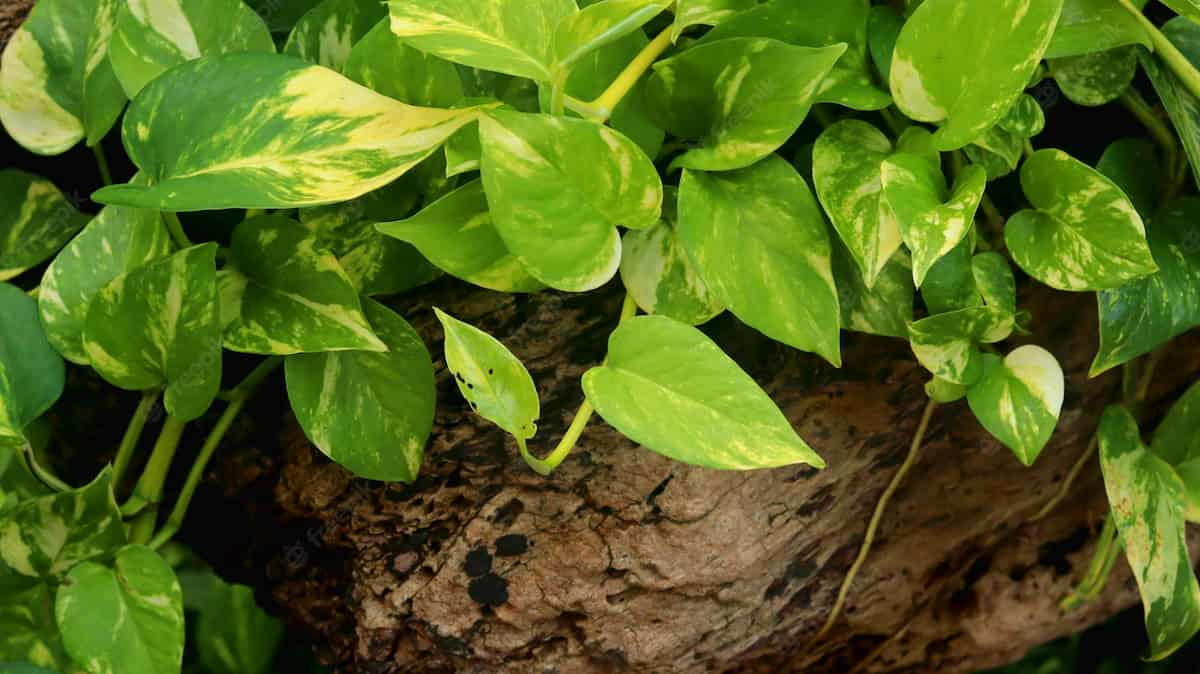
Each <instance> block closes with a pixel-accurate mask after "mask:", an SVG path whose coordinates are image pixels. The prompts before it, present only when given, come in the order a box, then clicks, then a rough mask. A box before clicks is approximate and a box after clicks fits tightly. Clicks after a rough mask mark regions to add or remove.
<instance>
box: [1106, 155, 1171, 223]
mask: <svg viewBox="0 0 1200 674" xmlns="http://www.w3.org/2000/svg"><path fill="white" fill-rule="evenodd" d="M1096 170H1097V171H1099V172H1100V173H1103V174H1104V175H1105V177H1107V178H1108V179H1109V180H1111V181H1113V183H1115V184H1116V186H1117V187H1119V188H1121V191H1122V192H1124V193H1125V194H1126V196H1128V197H1129V200H1130V201H1131V202H1133V205H1134V207H1135V208H1136V209H1137V212H1138V213H1139V214H1141V216H1142V219H1143V220H1145V219H1147V218H1149V216H1150V215H1151V214H1153V213H1154V211H1155V210H1156V209H1157V208H1158V201H1159V198H1160V192H1161V191H1162V189H1163V185H1165V184H1166V181H1167V177H1166V173H1165V171H1164V170H1163V166H1162V162H1161V161H1160V160H1159V157H1158V149H1157V147H1156V146H1155V144H1154V142H1153V141H1151V140H1150V139H1149V138H1122V139H1120V140H1117V141H1113V143H1112V145H1109V146H1108V147H1107V148H1105V150H1104V154H1103V155H1102V156H1101V157H1100V161H1099V162H1097V163H1096Z"/></svg>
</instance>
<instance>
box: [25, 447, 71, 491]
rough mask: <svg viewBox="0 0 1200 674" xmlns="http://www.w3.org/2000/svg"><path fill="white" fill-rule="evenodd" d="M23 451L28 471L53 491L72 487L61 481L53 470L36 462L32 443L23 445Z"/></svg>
mask: <svg viewBox="0 0 1200 674" xmlns="http://www.w3.org/2000/svg"><path fill="white" fill-rule="evenodd" d="M23 453H24V455H25V463H26V464H27V465H28V466H29V472H31V473H33V475H34V477H36V478H37V479H39V480H41V481H42V483H43V484H45V485H46V486H47V487H50V488H51V489H53V490H54V491H70V490H71V489H72V487H71V485H69V484H67V483H66V482H63V481H62V480H61V479H60V478H59V477H58V476H57V475H55V474H54V472H53V471H51V470H50V469H48V468H46V467H44V466H42V464H41V463H39V462H38V459H37V452H35V451H34V449H33V446H32V445H25V451H24V452H23Z"/></svg>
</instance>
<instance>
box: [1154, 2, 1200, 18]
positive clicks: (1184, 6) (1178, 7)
mask: <svg viewBox="0 0 1200 674" xmlns="http://www.w3.org/2000/svg"><path fill="white" fill-rule="evenodd" d="M1162 4H1164V5H1166V6H1167V7H1170V8H1171V9H1173V10H1175V12H1176V13H1177V14H1179V15H1180V17H1181V18H1183V17H1186V18H1188V19H1191V20H1192V21H1200V1H1198V0H1162Z"/></svg>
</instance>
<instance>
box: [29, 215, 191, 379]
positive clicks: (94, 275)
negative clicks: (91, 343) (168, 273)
mask: <svg viewBox="0 0 1200 674" xmlns="http://www.w3.org/2000/svg"><path fill="white" fill-rule="evenodd" d="M169 252H171V238H170V236H169V235H168V234H167V230H166V228H164V227H163V225H162V221H161V218H160V217H159V215H158V213H157V212H155V211H147V210H143V209H140V208H125V207H123V206H106V207H105V208H104V209H103V210H101V211H100V214H99V215H97V216H96V217H95V218H93V219H92V221H91V222H89V223H88V225H87V226H86V227H84V228H83V231H82V232H80V233H79V236H76V237H75V238H74V239H73V240H72V241H71V243H69V244H67V247H66V248H64V249H63V250H62V252H60V253H59V254H58V257H56V258H55V259H54V261H53V262H51V263H50V266H49V267H48V268H47V269H46V274H45V275H44V276H43V277H42V284H41V291H40V292H39V293H38V309H39V311H40V313H41V317H42V324H43V325H45V327H46V337H47V338H48V339H49V340H50V343H51V344H53V345H54V348H55V349H57V350H58V352H59V353H61V354H62V355H63V357H64V358H66V359H67V360H69V361H71V362H73V363H78V364H79V365H87V364H88V357H87V353H86V352H84V350H83V326H84V319H85V318H86V317H87V308H88V305H89V304H90V303H91V301H92V298H93V297H95V296H96V293H97V292H99V291H100V289H101V288H103V287H104V286H105V285H106V284H107V283H108V282H109V281H111V280H113V279H114V278H116V277H117V276H120V275H121V274H124V273H126V272H130V271H133V270H134V269H136V268H138V267H140V266H142V265H144V264H146V263H147V262H150V261H151V260H154V259H156V258H159V257H162V256H164V255H166V254H167V253H169Z"/></svg>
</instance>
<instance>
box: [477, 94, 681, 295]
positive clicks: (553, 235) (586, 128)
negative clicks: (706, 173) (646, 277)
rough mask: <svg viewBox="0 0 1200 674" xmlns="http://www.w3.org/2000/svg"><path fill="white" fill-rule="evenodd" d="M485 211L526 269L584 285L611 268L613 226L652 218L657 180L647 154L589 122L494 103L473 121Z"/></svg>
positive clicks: (657, 206)
mask: <svg viewBox="0 0 1200 674" xmlns="http://www.w3.org/2000/svg"><path fill="white" fill-rule="evenodd" d="M480 137H481V139H482V142H483V165H482V174H483V186H484V189H485V190H486V192H487V201H488V204H489V205H490V206H491V213H492V220H493V222H494V223H495V226H496V231H498V232H499V233H500V238H502V239H503V240H504V243H505V245H506V246H507V247H508V249H509V250H510V251H512V253H513V254H514V255H516V256H517V259H518V260H520V262H521V264H522V265H524V266H525V268H526V270H528V271H529V273H530V274H531V275H532V276H533V277H534V278H536V279H538V280H539V281H541V282H543V283H545V284H546V285H548V286H551V287H553V288H558V289H559V290H567V291H585V290H592V289H595V288H598V287H600V286H601V285H603V284H604V283H606V282H607V281H608V280H609V279H611V278H612V277H613V274H615V273H616V271H617V266H618V264H619V263H620V258H621V239H620V236H619V235H618V234H617V226H618V225H620V226H624V227H629V228H631V229H641V228H645V227H649V226H651V225H653V224H654V223H655V222H657V221H658V218H659V215H660V213H661V209H662V197H663V188H662V181H661V180H660V179H659V177H658V171H657V170H656V169H655V168H654V164H652V163H651V162H650V159H649V158H648V157H646V155H645V154H644V153H643V152H642V151H641V150H640V149H639V148H638V147H637V145H635V144H634V143H633V141H631V140H629V139H628V138H626V137H624V136H622V135H621V134H620V133H617V132H616V131H613V130H612V129H609V128H608V127H605V126H602V125H599V124H596V123H594V122H589V121H584V120H579V119H569V118H563V117H553V116H550V115H530V114H524V113H518V112H509V111H494V112H492V113H490V114H489V115H488V116H487V117H484V118H483V119H481V120H480Z"/></svg>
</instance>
